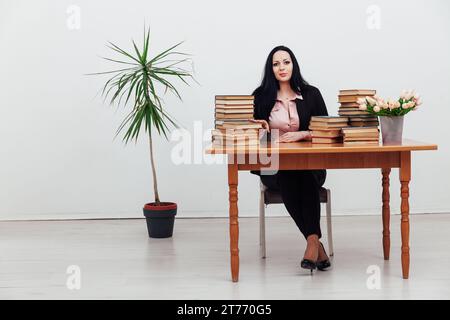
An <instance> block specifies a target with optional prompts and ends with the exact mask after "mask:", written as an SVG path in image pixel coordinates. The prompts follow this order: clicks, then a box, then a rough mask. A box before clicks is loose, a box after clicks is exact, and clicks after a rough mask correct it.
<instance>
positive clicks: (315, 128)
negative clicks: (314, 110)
mask: <svg viewBox="0 0 450 320" xmlns="http://www.w3.org/2000/svg"><path fill="white" fill-rule="evenodd" d="M343 128H348V126H347V125H345V126H342V127H324V126H315V125H314V124H311V123H310V125H309V126H308V129H309V130H312V131H315V130H320V131H335V130H341V129H343Z"/></svg>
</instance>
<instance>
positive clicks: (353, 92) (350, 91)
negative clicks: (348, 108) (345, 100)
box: [339, 89, 377, 96]
mask: <svg viewBox="0 0 450 320" xmlns="http://www.w3.org/2000/svg"><path fill="white" fill-rule="evenodd" d="M376 93H377V91H376V90H373V89H342V90H339V94H340V95H342V96H344V95H347V96H352V95H364V96H373V95H375V94H376Z"/></svg>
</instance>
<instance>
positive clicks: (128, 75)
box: [93, 28, 195, 238]
mask: <svg viewBox="0 0 450 320" xmlns="http://www.w3.org/2000/svg"><path fill="white" fill-rule="evenodd" d="M183 42H184V41H182V42H179V43H178V44H176V45H174V46H172V47H170V48H169V49H167V50H164V51H163V52H161V53H159V54H157V55H155V56H154V57H153V58H149V52H150V50H149V49H150V48H149V44H150V29H148V30H147V31H145V28H144V39H143V44H142V48H141V49H140V50H139V48H138V46H137V45H136V43H135V42H134V41H132V43H133V50H134V51H133V52H127V51H125V50H123V49H121V48H120V47H119V46H117V45H115V44H113V43H111V42H109V45H108V47H109V48H110V49H112V50H113V51H114V52H115V53H116V54H118V55H119V58H115V59H112V58H104V59H106V60H108V61H110V62H114V63H115V64H120V65H121V68H118V69H116V70H112V71H107V72H99V73H93V74H95V75H104V74H107V75H110V76H111V77H110V78H109V80H108V81H107V82H106V83H105V85H104V87H103V90H102V95H103V96H104V97H105V98H107V97H110V103H111V104H114V103H117V104H118V105H121V104H122V105H123V106H128V102H130V104H129V105H130V107H131V111H130V113H129V114H128V115H127V116H126V117H125V119H124V120H123V121H122V123H121V124H120V126H119V128H118V129H117V132H116V136H117V135H118V134H119V133H120V132H121V131H122V130H124V129H125V128H126V131H125V134H124V136H123V141H125V144H126V143H128V142H129V141H130V140H133V139H134V140H135V141H137V139H138V136H139V133H140V132H141V129H142V127H143V128H144V131H145V134H146V135H148V140H149V149H150V162H151V169H152V176H153V192H154V202H150V203H146V204H145V205H144V208H143V211H144V216H145V218H146V221H147V229H148V235H149V237H152V238H167V237H171V236H172V233H173V226H174V221H175V215H176V212H177V204H176V203H174V202H162V201H160V198H159V194H158V182H157V179H156V169H155V159H154V156H153V131H152V128H153V127H155V128H156V131H157V133H158V134H159V135H161V133H162V134H163V135H164V137H165V138H166V139H167V131H168V129H169V127H168V124H170V125H173V126H174V127H175V128H179V126H178V125H177V124H176V123H175V121H174V120H173V119H171V117H170V116H169V115H168V113H167V112H166V111H165V110H164V107H163V103H162V98H161V97H160V95H159V92H157V85H158V86H159V85H162V87H163V88H164V89H165V91H164V93H166V92H167V90H169V91H171V92H172V93H174V94H175V95H176V96H177V97H178V98H179V99H180V100H182V99H181V96H180V94H179V92H178V91H177V89H176V88H175V86H174V85H173V84H172V83H171V82H169V80H167V79H166V76H172V77H176V78H178V79H180V80H182V81H183V82H184V83H185V84H188V82H187V81H186V78H192V79H193V80H194V81H195V79H194V77H193V76H192V75H191V72H190V71H189V70H185V69H183V68H181V67H180V65H182V64H183V63H185V62H188V61H189V60H190V59H189V58H181V57H180V56H188V54H185V53H181V52H177V51H174V49H175V48H176V47H178V46H179V45H180V44H181V43H183ZM169 56H170V59H167V58H168V57H169ZM188 85H189V84H188Z"/></svg>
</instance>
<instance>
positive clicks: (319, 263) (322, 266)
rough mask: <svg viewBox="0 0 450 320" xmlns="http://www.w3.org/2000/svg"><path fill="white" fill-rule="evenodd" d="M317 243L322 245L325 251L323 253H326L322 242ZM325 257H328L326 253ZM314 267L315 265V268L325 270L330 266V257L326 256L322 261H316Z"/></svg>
mask: <svg viewBox="0 0 450 320" xmlns="http://www.w3.org/2000/svg"><path fill="white" fill-rule="evenodd" d="M319 243H320V245H321V246H322V249H323V251H324V252H325V255H327V252H326V251H325V248H324V247H323V244H322V242H319ZM327 257H328V255H327ZM316 267H317V269H318V270H320V271H325V270H326V269H327V268H329V267H331V262H330V259H329V258H327V259H325V260H322V261H317V263H316Z"/></svg>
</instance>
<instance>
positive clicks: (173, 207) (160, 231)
mask: <svg viewBox="0 0 450 320" xmlns="http://www.w3.org/2000/svg"><path fill="white" fill-rule="evenodd" d="M176 214H177V204H176V203H173V202H160V203H159V204H158V205H157V204H156V203H155V202H151V203H147V204H146V205H145V206H144V216H145V220H146V221H147V230H148V236H149V237H150V238H169V237H171V236H172V234H173V225H174V223H175V215H176Z"/></svg>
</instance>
